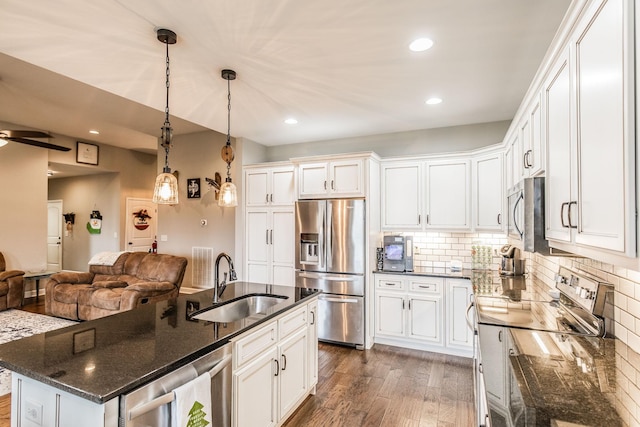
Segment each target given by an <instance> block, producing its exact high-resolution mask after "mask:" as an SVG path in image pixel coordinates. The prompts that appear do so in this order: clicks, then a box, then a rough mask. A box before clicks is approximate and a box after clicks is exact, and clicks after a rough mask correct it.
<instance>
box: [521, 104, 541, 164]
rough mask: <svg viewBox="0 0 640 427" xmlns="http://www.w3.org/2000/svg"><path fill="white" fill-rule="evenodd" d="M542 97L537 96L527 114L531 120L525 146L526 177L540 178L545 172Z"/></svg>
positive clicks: (523, 159)
mask: <svg viewBox="0 0 640 427" xmlns="http://www.w3.org/2000/svg"><path fill="white" fill-rule="evenodd" d="M540 99H541V95H540V94H537V95H536V96H535V97H534V100H533V102H532V103H531V105H530V106H529V109H528V110H527V112H526V115H527V118H528V120H529V126H528V129H527V133H528V135H527V141H528V143H526V144H523V154H522V157H523V158H522V164H523V167H524V170H525V173H524V175H525V177H534V176H540V175H542V174H543V173H544V171H545V144H544V139H543V132H542V130H543V129H542V104H541V101H540Z"/></svg>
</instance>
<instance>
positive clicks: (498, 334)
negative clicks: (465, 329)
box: [479, 325, 510, 407]
mask: <svg viewBox="0 0 640 427" xmlns="http://www.w3.org/2000/svg"><path fill="white" fill-rule="evenodd" d="M506 334H508V332H507V330H506V328H501V327H497V326H487V325H481V326H480V333H479V336H480V347H481V348H490V349H493V351H490V352H483V353H482V368H483V372H484V383H485V386H486V392H487V396H488V398H489V399H490V400H491V401H493V402H496V403H498V404H499V405H500V406H502V407H505V406H506V404H507V399H508V396H507V385H508V383H507V381H509V375H506V373H507V370H506V369H507V363H510V362H509V359H508V358H507V355H506V342H505V340H506Z"/></svg>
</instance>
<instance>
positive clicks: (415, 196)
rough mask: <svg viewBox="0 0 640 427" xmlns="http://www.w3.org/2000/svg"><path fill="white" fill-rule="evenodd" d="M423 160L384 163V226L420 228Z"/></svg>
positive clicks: (385, 227) (406, 228)
mask: <svg viewBox="0 0 640 427" xmlns="http://www.w3.org/2000/svg"><path fill="white" fill-rule="evenodd" d="M420 182H421V179H420V164H418V163H395V164H394V163H389V164H385V165H383V166H382V228H383V229H388V230H393V229H402V230H419V229H420V228H421V227H422V225H421V224H420V222H421V218H420V214H421V210H422V186H421V185H420Z"/></svg>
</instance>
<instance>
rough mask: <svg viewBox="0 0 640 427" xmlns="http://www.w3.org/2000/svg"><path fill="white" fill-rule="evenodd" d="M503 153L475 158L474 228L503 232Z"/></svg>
mask: <svg viewBox="0 0 640 427" xmlns="http://www.w3.org/2000/svg"><path fill="white" fill-rule="evenodd" d="M502 158H503V156H502V151H494V152H493V153H487V154H484V155H481V156H480V155H479V156H474V157H473V208H472V213H473V228H474V229H475V230H486V231H501V230H503V219H504V215H503V209H504V200H505V198H504V185H503V171H502V170H503V167H502V164H503V162H502Z"/></svg>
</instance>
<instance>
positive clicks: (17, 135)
mask: <svg viewBox="0 0 640 427" xmlns="http://www.w3.org/2000/svg"><path fill="white" fill-rule="evenodd" d="M27 138H53V136H51V135H49V134H48V133H46V132H40V131H37V130H0V147H2V146H3V145H5V144H6V143H7V142H9V141H11V142H19V143H20V144H28V145H33V146H35V147H41V148H48V149H50V150H58V151H69V150H71V148H68V147H63V146H61V145H55V144H50V143H48V142H41V141H34V140H33V139H27Z"/></svg>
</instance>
